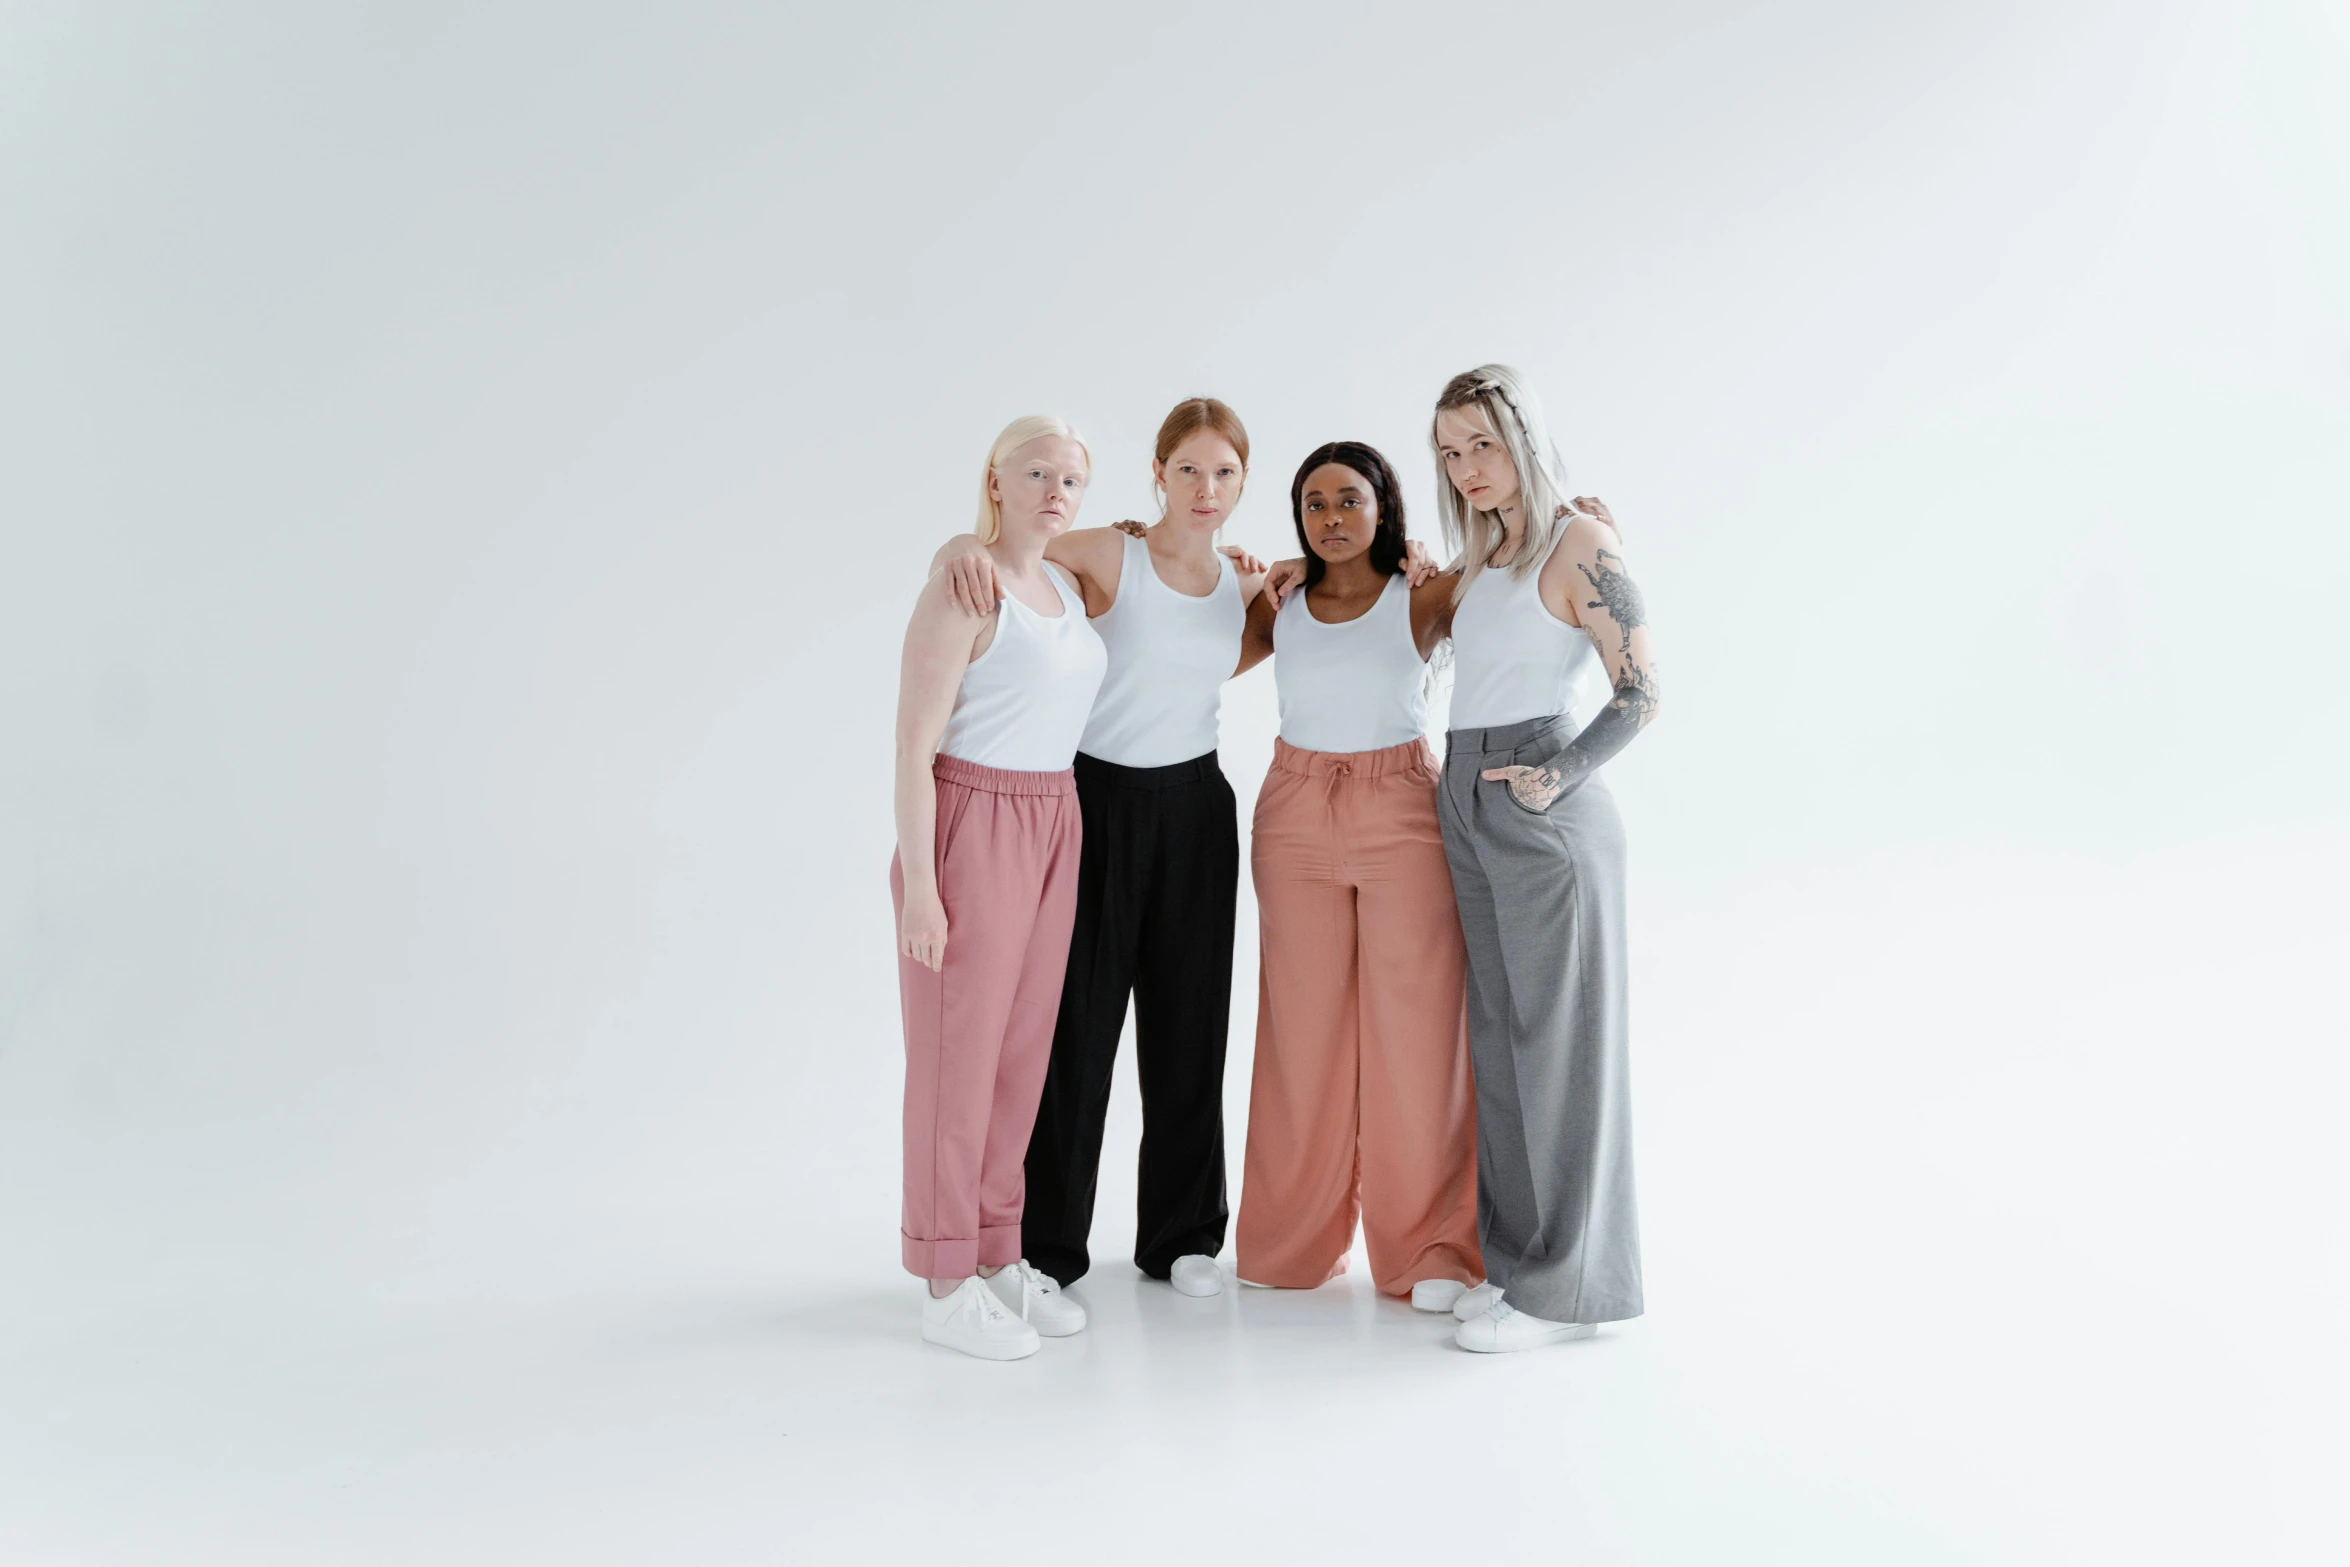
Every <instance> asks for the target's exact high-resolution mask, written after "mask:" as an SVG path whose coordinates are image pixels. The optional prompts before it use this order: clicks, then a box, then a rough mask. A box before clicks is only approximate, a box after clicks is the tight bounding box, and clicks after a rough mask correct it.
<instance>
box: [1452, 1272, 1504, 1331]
mask: <svg viewBox="0 0 2350 1567" xmlns="http://www.w3.org/2000/svg"><path fill="white" fill-rule="evenodd" d="M1499 1299H1501V1291H1500V1290H1499V1289H1498V1288H1496V1287H1495V1286H1494V1284H1493V1283H1492V1281H1491V1280H1488V1281H1487V1282H1485V1283H1483V1284H1480V1285H1478V1286H1477V1287H1476V1288H1474V1289H1472V1290H1470V1291H1468V1293H1466V1294H1464V1295H1463V1296H1461V1298H1460V1299H1459V1300H1456V1301H1454V1302H1453V1303H1452V1314H1453V1316H1454V1317H1456V1318H1458V1319H1459V1320H1460V1321H1462V1322H1474V1321H1476V1320H1477V1319H1478V1318H1479V1317H1482V1316H1484V1315H1485V1313H1487V1312H1488V1311H1491V1310H1492V1309H1493V1303H1494V1302H1495V1301H1497V1300H1499Z"/></svg>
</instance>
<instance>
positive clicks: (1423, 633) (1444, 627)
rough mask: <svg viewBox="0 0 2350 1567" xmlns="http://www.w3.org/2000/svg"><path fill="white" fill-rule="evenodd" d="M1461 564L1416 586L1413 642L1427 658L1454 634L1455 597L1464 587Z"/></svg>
mask: <svg viewBox="0 0 2350 1567" xmlns="http://www.w3.org/2000/svg"><path fill="white" fill-rule="evenodd" d="M1460 583H1461V574H1460V570H1459V568H1458V567H1455V568H1454V569H1453V570H1451V571H1446V572H1441V573H1439V574H1437V575H1435V576H1432V577H1430V578H1428V579H1427V580H1426V581H1425V582H1421V583H1419V584H1417V585H1415V586H1414V587H1413V589H1412V645H1413V646H1414V647H1417V648H1418V649H1419V650H1420V656H1421V657H1422V658H1427V657H1429V656H1430V655H1432V654H1433V653H1435V651H1436V644H1437V643H1439V642H1442V641H1443V640H1444V639H1445V638H1446V637H1449V636H1451V635H1452V596H1453V594H1454V592H1455V591H1456V590H1457V589H1458V588H1459V587H1460Z"/></svg>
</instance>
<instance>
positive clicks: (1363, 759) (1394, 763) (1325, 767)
mask: <svg viewBox="0 0 2350 1567" xmlns="http://www.w3.org/2000/svg"><path fill="white" fill-rule="evenodd" d="M1427 761H1428V742H1427V741H1425V740H1406V741H1405V742H1404V743H1403V744H1401V745H1391V746H1387V747H1385V748H1383V749H1381V750H1377V751H1309V750H1307V749H1306V748H1305V747H1303V746H1297V745H1291V744H1290V743H1289V742H1288V741H1286V740H1283V739H1279V738H1276V739H1275V740H1274V741H1273V767H1274V770H1275V771H1276V772H1284V773H1303V774H1304V775H1306V776H1307V777H1309V778H1318V777H1320V776H1322V775H1323V774H1325V773H1343V774H1347V775H1350V776H1352V777H1356V778H1377V777H1379V776H1381V775H1382V774H1386V773H1408V772H1410V771H1411V770H1412V769H1413V768H1415V767H1419V766H1423V765H1424V764H1426V762H1427Z"/></svg>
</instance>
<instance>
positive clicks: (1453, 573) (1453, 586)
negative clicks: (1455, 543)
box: [1412, 566, 1461, 609]
mask: <svg viewBox="0 0 2350 1567" xmlns="http://www.w3.org/2000/svg"><path fill="white" fill-rule="evenodd" d="M1460 586H1461V568H1460V567H1458V566H1453V567H1450V568H1448V569H1446V570H1444V571H1440V572H1438V573H1437V574H1436V575H1435V576H1433V577H1430V578H1429V579H1428V580H1427V581H1425V582H1423V583H1421V584H1420V585H1419V586H1418V587H1416V588H1414V589H1412V607H1413V608H1414V609H1417V608H1419V607H1420V606H1421V605H1424V604H1450V603H1451V602H1452V596H1453V595H1454V594H1455V593H1457V592H1459V591H1460Z"/></svg>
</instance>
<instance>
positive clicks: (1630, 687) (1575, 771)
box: [1510, 664, 1658, 811]
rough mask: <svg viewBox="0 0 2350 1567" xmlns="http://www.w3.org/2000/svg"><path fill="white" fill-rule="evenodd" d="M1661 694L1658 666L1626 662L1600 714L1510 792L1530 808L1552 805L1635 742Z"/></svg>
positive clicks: (1653, 711) (1519, 780)
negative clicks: (1657, 674) (1612, 694)
mask: <svg viewBox="0 0 2350 1567" xmlns="http://www.w3.org/2000/svg"><path fill="white" fill-rule="evenodd" d="M1657 700H1658V698H1657V683H1656V667H1655V666H1654V665H1653V664H1651V665H1646V666H1643V665H1640V664H1626V665H1625V666H1624V676H1623V678H1622V679H1621V680H1619V681H1617V682H1616V694H1615V697H1614V699H1613V700H1611V701H1610V702H1609V703H1608V705H1607V706H1605V707H1603V708H1601V709H1600V710H1599V716H1598V717H1597V718H1594V719H1593V720H1591V722H1590V723H1588V724H1585V725H1584V726H1583V732H1582V733H1580V734H1578V735H1576V736H1575V738H1574V739H1572V740H1570V741H1568V742H1567V746H1566V749H1565V750H1563V751H1561V752H1559V754H1558V755H1556V756H1554V757H1551V758H1550V759H1549V760H1548V761H1545V762H1541V763H1538V764H1536V766H1535V768H1534V771H1533V772H1532V773H1531V774H1529V775H1527V776H1526V777H1523V778H1519V779H1517V780H1515V781H1513V782H1512V783H1511V784H1510V793H1511V794H1512V795H1514V796H1516V798H1517V801H1518V803H1519V804H1520V805H1523V806H1525V807H1526V808H1527V809H1528V810H1531V811H1547V810H1549V809H1550V808H1551V807H1552V806H1553V805H1555V804H1557V803H1558V802H1559V801H1560V800H1562V799H1565V798H1566V797H1567V796H1568V795H1570V794H1573V793H1574V792H1575V791H1576V790H1577V789H1579V788H1581V787H1582V786H1583V783H1584V780H1586V779H1588V778H1589V777H1590V776H1591V775H1592V774H1593V773H1596V772H1598V771H1599V769H1600V768H1601V767H1602V766H1604V765H1605V764H1606V763H1607V761H1608V759H1609V758H1610V757H1612V756H1614V755H1615V754H1616V753H1617V752H1618V751H1621V750H1622V749H1623V748H1624V747H1626V746H1628V745H1630V744H1631V743H1632V737H1633V736H1634V735H1636V734H1638V733H1640V731H1641V730H1642V729H1643V728H1645V727H1647V724H1648V720H1649V718H1650V717H1651V716H1652V715H1654V713H1655V712H1656V706H1657Z"/></svg>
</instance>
